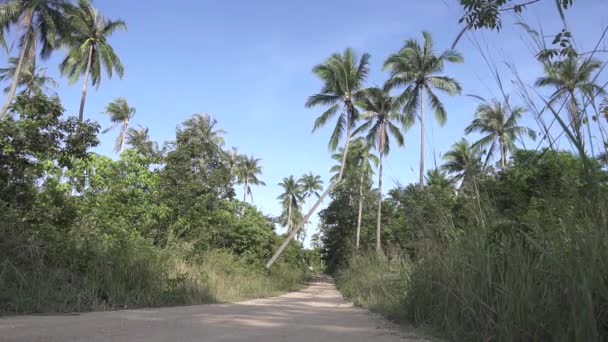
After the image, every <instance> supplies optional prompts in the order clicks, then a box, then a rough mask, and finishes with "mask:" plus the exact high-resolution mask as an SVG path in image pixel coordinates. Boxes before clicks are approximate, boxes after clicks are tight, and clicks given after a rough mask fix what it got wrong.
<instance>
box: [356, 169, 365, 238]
mask: <svg viewBox="0 0 608 342" xmlns="http://www.w3.org/2000/svg"><path fill="white" fill-rule="evenodd" d="M364 176H365V173H364V172H361V181H360V182H359V213H358V215H357V244H356V245H357V250H358V249H359V241H360V239H361V215H362V214H363V180H364Z"/></svg>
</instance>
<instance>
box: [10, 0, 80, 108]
mask: <svg viewBox="0 0 608 342" xmlns="http://www.w3.org/2000/svg"><path fill="white" fill-rule="evenodd" d="M68 7H69V2H68V1H67V0H9V1H5V2H3V3H2V4H0V27H1V32H0V36H1V37H0V38H1V40H2V41H4V36H5V34H6V33H7V32H8V31H9V30H10V29H11V28H13V27H15V28H16V30H18V31H19V32H22V33H21V34H20V35H19V36H18V39H19V58H18V61H17V65H16V66H15V72H14V73H13V80H12V83H11V86H10V88H9V91H8V94H7V96H6V100H5V102H4V105H3V106H2V109H0V119H2V118H3V117H4V115H6V112H7V110H8V107H9V106H10V104H11V103H12V102H13V99H14V97H15V93H16V91H17V87H18V86H19V81H20V79H21V73H22V72H23V68H24V66H26V65H30V64H31V65H35V59H36V55H37V51H38V49H37V45H38V44H40V56H41V57H42V58H43V59H46V58H48V57H50V55H51V52H52V51H53V50H54V49H55V48H56V47H57V46H58V45H59V44H58V43H59V42H60V41H61V39H62V37H63V36H65V35H66V33H67V29H66V23H67V20H66V18H65V10H66V8H68Z"/></svg>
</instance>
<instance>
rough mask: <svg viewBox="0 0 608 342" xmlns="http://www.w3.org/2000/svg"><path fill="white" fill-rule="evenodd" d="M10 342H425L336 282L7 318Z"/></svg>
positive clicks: (0, 325)
mask: <svg viewBox="0 0 608 342" xmlns="http://www.w3.org/2000/svg"><path fill="white" fill-rule="evenodd" d="M7 341H11V342H12V341H36V342H42V341H45V342H47V341H146V342H156V341H163V342H164V341H169V342H182V341H196V342H200V341H204V342H207V341H208V342H215V341H218V342H219V341H255V342H279V341H295V342H298V341H302V342H316V341H323V342H330V341H337V342H358V341H375V342H393V341H420V340H419V339H416V337H415V336H414V335H411V334H405V333H403V332H396V331H394V330H392V329H390V327H389V326H388V325H387V323H386V322H385V321H383V320H381V319H379V318H378V317H376V316H374V315H372V314H370V313H369V312H368V311H366V310H363V309H359V308H355V307H353V306H352V305H351V304H350V303H347V302H345V301H344V300H343V299H342V296H341V295H340V293H339V292H338V291H337V290H336V288H335V286H334V285H333V284H332V283H331V280H330V279H327V278H319V279H317V280H316V281H314V282H313V283H312V284H311V285H310V286H309V287H308V288H306V289H305V290H302V291H297V292H291V293H288V294H285V295H283V296H280V297H273V298H265V299H255V300H249V301H246V302H240V303H233V304H215V305H196V306H186V307H172V308H159V309H143V310H125V311H114V312H92V313H84V314H80V315H57V316H52V315H50V316H19V317H8V318H0V342H7Z"/></svg>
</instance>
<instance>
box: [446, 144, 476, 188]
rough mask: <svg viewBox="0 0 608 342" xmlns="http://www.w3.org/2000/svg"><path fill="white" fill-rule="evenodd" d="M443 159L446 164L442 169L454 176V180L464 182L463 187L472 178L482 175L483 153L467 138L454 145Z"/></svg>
mask: <svg viewBox="0 0 608 342" xmlns="http://www.w3.org/2000/svg"><path fill="white" fill-rule="evenodd" d="M443 159H444V160H445V164H443V165H442V166H441V168H442V169H443V170H445V171H447V172H449V173H451V174H453V175H454V176H453V177H454V180H455V181H462V184H463V185H464V184H467V183H468V181H469V180H470V179H471V178H473V177H476V176H478V175H479V174H481V171H482V165H481V153H480V152H479V150H478V149H477V148H474V147H472V146H471V144H470V143H469V142H468V141H467V140H466V139H465V138H462V139H460V141H458V142H456V143H454V145H452V149H450V150H449V151H448V152H446V153H445V154H444V155H443ZM461 186H462V185H461Z"/></svg>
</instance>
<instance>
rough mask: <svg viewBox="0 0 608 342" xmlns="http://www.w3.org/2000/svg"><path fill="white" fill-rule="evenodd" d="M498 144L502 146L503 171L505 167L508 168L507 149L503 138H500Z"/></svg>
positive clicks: (501, 163) (501, 161) (501, 166)
mask: <svg viewBox="0 0 608 342" xmlns="http://www.w3.org/2000/svg"><path fill="white" fill-rule="evenodd" d="M498 144H499V145H500V168H501V169H502V170H504V169H505V167H506V166H507V160H506V159H507V156H506V154H507V149H506V146H505V140H504V138H503V137H500V139H499V141H498Z"/></svg>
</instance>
